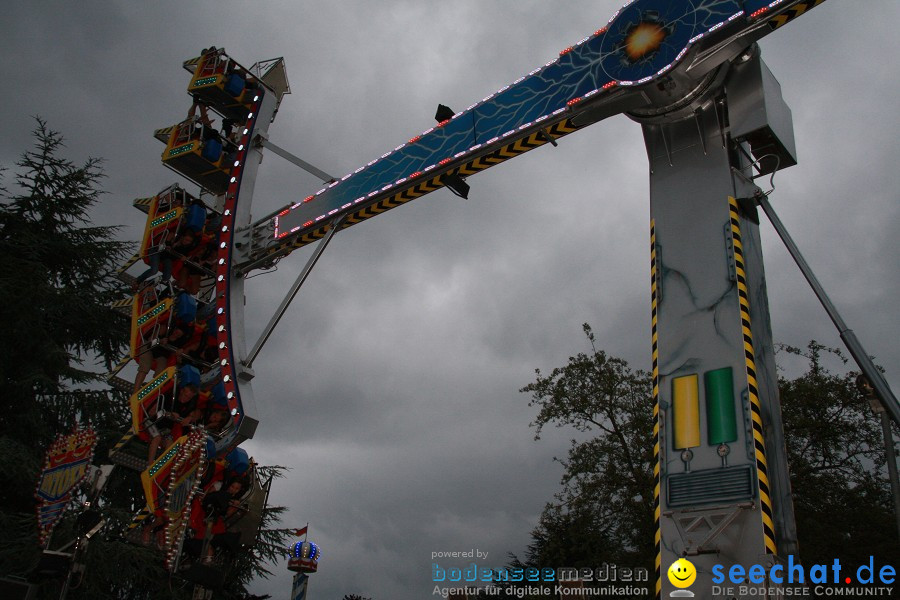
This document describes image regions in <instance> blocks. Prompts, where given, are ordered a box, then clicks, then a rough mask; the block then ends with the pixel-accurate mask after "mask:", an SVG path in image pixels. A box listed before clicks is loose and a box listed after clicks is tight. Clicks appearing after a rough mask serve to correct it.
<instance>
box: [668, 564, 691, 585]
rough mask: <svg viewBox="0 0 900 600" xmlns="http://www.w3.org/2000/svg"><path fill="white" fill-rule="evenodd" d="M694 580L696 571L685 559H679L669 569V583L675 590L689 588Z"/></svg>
mask: <svg viewBox="0 0 900 600" xmlns="http://www.w3.org/2000/svg"><path fill="white" fill-rule="evenodd" d="M695 579H697V569H695V568H694V565H693V564H692V563H691V561H689V560H687V559H686V558H679V559H678V560H676V561H675V562H673V563H672V566H671V567H669V582H670V583H671V584H672V585H674V586H675V587H677V588H686V587H690V586H691V584H692V583H694V580H695Z"/></svg>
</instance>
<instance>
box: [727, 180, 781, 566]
mask: <svg viewBox="0 0 900 600" xmlns="http://www.w3.org/2000/svg"><path fill="white" fill-rule="evenodd" d="M728 209H729V210H728V211H729V216H730V219H731V237H732V243H733V246H734V269H735V276H736V278H737V289H738V301H739V303H740V309H741V330H742V333H743V336H744V362H745V364H746V367H747V393H748V395H749V398H750V418H751V424H752V427H753V430H752V432H753V447H754V451H755V454H756V471H757V482H758V483H759V506H760V509H761V511H762V526H763V536H764V538H765V539H764V543H765V546H766V554H773V555H774V554H777V553H778V552H777V548H776V546H775V523H774V520H773V511H772V499H771V492H770V489H769V477H768V468H767V463H766V440H765V437H764V435H763V422H762V406H761V404H760V401H759V391H758V388H757V382H756V357H755V354H754V351H753V333H752V332H751V330H750V293H749V291H748V289H747V273H746V271H745V268H744V249H743V245H742V244H741V223H740V218H739V215H738V203H737V201H736V200H735V199H734V198H732V197H729V198H728Z"/></svg>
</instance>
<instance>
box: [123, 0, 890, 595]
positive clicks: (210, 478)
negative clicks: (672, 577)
mask: <svg viewBox="0 0 900 600" xmlns="http://www.w3.org/2000/svg"><path fill="white" fill-rule="evenodd" d="M823 1H824V0H774V1H771V0H768V1H764V0H681V1H663V0H636V1H633V2H630V3H628V4H627V5H625V6H624V7H623V8H621V9H620V10H619V11H618V12H616V14H614V15H613V16H612V18H611V19H609V21H608V23H607V24H606V25H605V26H603V27H601V28H600V29H598V30H596V31H595V32H594V33H592V34H590V35H588V36H587V37H585V38H584V39H582V40H580V41H579V42H578V43H576V44H575V45H573V46H571V47H568V48H565V49H563V50H562V51H561V52H560V53H559V56H557V57H554V58H553V59H552V60H551V61H549V62H547V63H546V64H545V65H543V66H540V67H538V68H536V69H534V70H533V71H531V72H530V73H528V74H526V75H524V76H522V77H520V78H519V79H516V80H515V81H514V82H512V83H511V84H510V85H508V86H506V87H504V88H502V89H500V90H498V91H497V92H495V93H493V94H490V95H489V96H487V97H485V98H484V99H483V100H480V101H478V102H475V103H473V104H472V105H471V106H469V107H468V108H466V109H465V110H462V111H459V112H454V111H452V110H450V109H448V108H447V107H443V106H441V107H439V109H438V114H437V115H436V120H437V121H438V123H437V124H436V125H435V126H434V127H431V128H429V129H428V130H427V131H424V132H422V133H421V134H420V135H417V136H415V137H413V138H412V139H410V140H408V141H407V142H405V143H402V144H400V145H398V146H397V147H395V148H394V149H393V150H390V151H388V152H386V153H384V154H383V155H382V156H380V157H379V158H377V159H375V160H373V161H371V162H369V163H368V164H366V165H363V166H361V167H359V168H358V169H356V170H355V171H354V172H352V173H349V174H347V175H345V176H343V177H340V178H333V177H331V176H329V175H327V174H325V173H323V172H321V171H318V170H316V169H314V168H312V167H311V166H310V165H308V164H306V163H304V162H303V161H301V160H300V159H298V158H297V157H295V156H293V155H292V154H290V153H289V152H287V151H285V150H283V149H281V148H278V147H277V146H275V145H274V144H272V143H271V142H270V141H269V140H268V133H267V132H268V127H269V124H270V123H271V122H272V121H273V119H274V117H275V114H276V112H277V110H278V108H279V105H280V103H281V100H282V98H283V96H284V95H285V94H287V93H289V92H290V88H289V86H288V82H287V76H286V72H285V67H284V62H283V60H281V59H276V60H271V61H266V62H262V63H257V64H255V65H253V66H252V67H250V68H244V67H242V66H241V65H240V64H238V63H236V62H235V61H234V60H233V59H231V58H230V57H229V56H228V55H226V54H225V52H224V51H223V50H221V49H216V48H212V49H207V50H204V52H203V53H202V55H201V56H199V57H197V58H194V59H191V60H189V61H187V62H185V63H184V67H185V68H186V69H187V70H188V71H189V72H190V75H191V79H190V83H189V85H188V93H189V94H190V95H191V96H192V98H193V102H194V106H193V107H192V108H191V112H190V114H189V117H188V119H186V120H184V121H182V122H180V123H178V124H176V125H173V126H171V127H167V128H164V129H160V130H157V131H156V132H155V137H157V138H158V139H159V140H161V141H162V142H163V143H165V144H166V147H165V150H164V151H163V154H162V161H163V164H164V165H166V166H167V167H169V168H170V169H172V170H173V171H175V172H176V173H178V174H180V175H181V176H183V177H184V178H185V179H187V180H188V181H190V182H192V183H193V184H195V185H196V186H198V187H199V189H200V192H199V194H195V193H191V192H189V191H188V190H187V189H185V188H183V187H181V186H180V185H178V184H175V185H172V186H170V187H169V188H166V189H165V190H162V191H161V192H159V193H158V194H157V195H155V196H153V197H152V198H143V199H139V200H136V201H135V203H134V204H135V206H136V207H137V208H139V209H141V210H143V211H144V212H146V213H147V224H146V228H145V232H144V236H143V240H142V244H141V249H140V252H139V253H138V254H137V255H135V257H134V258H133V259H132V261H130V262H129V263H128V264H126V265H124V266H123V268H122V271H121V274H122V277H123V278H124V279H126V280H128V281H132V282H134V287H135V295H134V296H133V297H131V298H128V299H125V300H123V301H122V302H120V303H119V308H121V309H123V310H127V311H128V312H129V314H130V315H131V319H132V321H131V322H132V330H131V340H130V353H129V355H128V356H127V357H125V359H123V361H122V362H121V363H120V365H119V367H118V368H117V369H116V371H115V372H114V373H112V374H111V379H110V381H111V382H112V383H113V384H114V385H118V386H121V387H123V388H125V389H127V390H128V391H129V392H130V393H132V396H131V401H130V402H131V410H132V415H133V424H132V429H131V431H129V432H128V433H127V434H126V435H125V437H124V438H123V439H122V441H121V442H119V444H118V445H117V446H116V447H115V448H114V450H113V451H112V452H111V459H112V460H113V461H114V462H116V463H118V464H122V465H126V466H129V467H131V468H134V469H136V470H137V471H140V472H141V480H142V482H143V486H144V490H145V494H146V501H147V507H146V509H145V510H143V511H141V512H140V513H139V514H138V515H137V517H136V520H135V522H134V523H133V525H132V527H131V530H130V531H131V532H130V534H129V535H130V537H131V539H133V540H134V541H136V542H144V543H146V542H147V541H148V540H149V539H151V538H152V539H157V540H159V541H160V542H161V544H162V545H163V546H164V548H165V559H166V564H167V566H168V568H170V569H171V570H172V571H173V572H176V571H180V570H181V571H182V572H183V570H182V569H180V567H181V566H182V564H181V563H182V558H183V557H184V556H185V555H186V554H190V553H193V555H194V556H195V558H196V559H198V560H196V561H195V563H196V565H199V566H200V567H202V564H203V562H204V560H203V559H205V558H206V557H207V556H212V552H211V550H210V549H211V548H213V547H215V546H216V544H215V541H216V539H217V536H222V535H227V534H232V541H231V542H227V541H222V542H221V543H220V544H219V545H220V546H222V545H227V544H228V543H234V544H252V543H253V541H254V539H255V536H256V530H257V528H258V526H259V520H260V514H261V511H262V509H263V507H264V505H265V501H266V497H267V494H268V489H269V483H262V482H261V481H260V478H259V477H258V475H257V473H256V467H255V465H254V464H253V461H252V460H251V459H249V458H248V457H247V455H246V453H245V452H244V451H243V450H242V449H240V447H239V445H240V444H241V442H243V441H244V440H247V439H249V438H251V437H252V436H253V434H254V431H255V429H256V425H257V421H256V420H255V419H254V418H253V416H251V415H249V414H248V413H247V410H246V407H247V406H248V405H250V404H251V403H250V399H251V395H252V387H251V382H252V379H253V378H254V372H253V369H252V367H253V363H254V361H255V360H256V358H257V356H258V355H259V352H260V350H261V348H262V347H263V345H264V344H265V342H266V340H267V339H268V338H269V336H270V334H271V333H272V331H273V329H274V327H275V326H276V324H277V323H278V321H279V319H280V318H281V316H282V315H283V314H284V311H285V309H286V308H287V305H288V304H289V303H290V301H291V300H292V299H293V297H294V296H295V295H296V293H297V290H298V289H299V287H300V286H301V285H302V283H303V282H304V280H305V279H306V277H307V276H308V275H309V273H310V271H311V269H312V268H313V267H314V265H315V263H316V261H317V260H318V258H319V257H320V256H321V254H322V252H323V251H324V249H325V247H326V246H327V245H328V243H329V242H330V241H331V239H332V238H333V236H334V234H335V233H337V232H339V231H341V230H343V229H345V228H347V227H350V226H353V225H356V224H358V223H360V222H361V221H364V220H366V219H369V218H371V217H374V216H376V215H379V214H381V213H383V212H386V211H388V210H390V209H392V208H396V207H398V206H401V205H402V204H405V203H406V202H409V201H410V200H413V199H415V198H418V197H421V196H423V195H425V194H427V193H429V192H432V191H435V190H438V189H441V188H443V187H447V188H449V189H451V190H452V191H454V193H457V194H459V195H462V196H466V195H467V193H468V189H469V188H468V184H467V183H466V181H465V180H466V178H467V177H469V176H472V175H474V174H476V173H478V172H479V171H482V170H484V169H487V168H489V167H492V166H494V165H497V164H500V163H502V162H504V161H506V160H508V159H510V158H514V157H516V156H518V155H520V154H523V153H525V152H528V151H529V150H532V149H535V148H539V147H541V146H543V145H545V144H551V145H553V146H556V145H557V143H558V140H559V139H560V138H562V137H563V136H566V135H568V134H570V133H573V132H575V131H577V130H579V129H582V128H584V127H587V126H588V125H591V124H593V123H597V122H599V121H601V120H603V119H606V118H608V117H612V116H614V115H618V114H620V113H625V114H626V115H627V116H628V117H629V118H631V119H633V120H635V121H637V122H638V123H640V124H641V126H642V129H643V133H644V141H645V144H646V149H647V155H648V158H649V161H650V227H649V229H650V244H651V265H650V266H651V298H652V361H653V364H652V377H653V395H654V401H655V408H654V415H655V427H654V435H655V440H656V444H655V447H654V456H655V457H656V468H655V471H654V473H655V491H654V500H655V521H656V539H655V548H656V565H655V567H656V596H657V597H663V596H665V597H669V594H670V592H672V591H673V590H674V588H673V587H671V586H670V584H669V581H668V580H667V578H666V577H665V576H664V571H665V569H667V568H668V567H669V565H671V564H672V563H673V562H674V561H675V560H677V559H678V558H681V557H689V558H690V560H691V562H693V564H694V565H695V567H696V569H697V572H698V574H697V584H695V586H694V588H695V589H698V590H704V589H709V586H710V585H711V572H710V571H711V567H712V565H713V564H714V563H730V564H735V565H744V566H745V567H749V566H750V565H754V564H762V565H763V566H764V567H765V568H766V572H769V567H771V566H772V565H775V564H777V563H781V562H782V561H784V560H786V557H787V556H788V555H796V554H798V548H797V539H796V529H795V525H794V517H793V508H792V504H791V492H790V481H789V480H788V470H787V465H786V463H785V450H784V440H783V432H782V425H781V416H780V414H781V410H780V405H779V399H778V394H777V389H776V374H775V366H774V360H773V343H772V339H771V332H770V326H769V313H768V303H767V298H766V293H765V277H764V272H763V261H762V254H761V248H760V239H759V216H758V210H757V207H758V206H761V207H763V209H764V211H765V212H766V213H767V214H770V216H772V217H774V213H771V207H770V206H769V205H768V202H767V200H766V195H765V194H764V193H763V192H762V191H761V190H760V188H759V187H757V186H756V185H755V183H754V181H755V179H756V178H759V177H762V176H767V175H770V174H772V173H774V172H776V171H777V170H779V169H783V168H786V167H789V166H792V165H794V164H796V157H795V150H794V140H793V130H792V123H791V113H790V110H789V109H788V107H787V106H786V104H785V103H784V101H783V100H782V98H781V94H780V88H779V85H778V82H777V81H776V80H775V78H774V77H773V75H772V73H771V72H770V71H769V69H768V68H767V67H766V65H765V63H764V62H763V61H762V60H761V58H760V52H759V49H758V47H757V45H756V41H757V40H759V39H760V38H762V37H763V36H765V35H767V34H769V33H771V32H773V31H774V30H776V29H778V28H780V27H781V26H783V25H785V24H787V23H788V22H789V21H791V20H792V19H794V18H795V17H798V16H801V15H803V14H804V13H805V12H806V11H808V10H810V9H812V8H814V7H816V6H817V5H819V4H821V3H822V2H823ZM207 111H211V112H214V113H217V114H218V116H219V117H220V118H221V120H222V125H223V127H221V130H218V129H216V128H214V127H213V126H212V123H211V121H210V119H209V116H208V113H207ZM264 149H270V150H272V151H273V152H275V153H276V154H279V155H281V156H283V157H285V158H287V159H288V160H290V161H292V162H294V163H295V164H297V165H298V166H301V167H303V168H306V169H307V170H310V171H311V172H313V173H314V174H316V175H317V176H319V177H320V178H321V179H323V180H324V181H325V182H326V185H325V186H324V187H323V188H322V189H321V190H319V191H318V192H317V193H315V194H312V195H310V196H307V197H306V198H302V199H297V201H296V202H293V203H291V204H289V205H287V206H285V207H283V208H282V209H280V210H278V211H276V212H274V213H273V214H271V215H269V216H266V217H263V218H261V219H258V220H255V221H252V220H251V217H250V207H251V202H252V195H253V187H254V182H255V179H256V176H257V169H258V166H259V163H260V160H261V158H262V154H263V151H264ZM776 220H777V218H773V221H776ZM782 231H783V230H782V229H780V228H779V233H782ZM785 235H786V234H785ZM313 242H318V247H317V248H316V249H315V251H314V252H313V254H312V256H311V257H310V259H309V261H308V263H307V265H306V267H305V268H304V269H303V271H302V272H301V274H300V276H299V278H298V279H297V281H296V282H295V284H294V285H293V287H292V288H291V290H290V291H289V292H288V294H287V296H286V298H285V300H284V301H283V302H282V304H281V306H280V307H279V309H278V311H277V312H276V314H275V315H274V316H273V317H272V319H271V321H270V322H269V324H268V325H267V326H266V328H265V330H264V332H263V334H262V335H261V337H260V339H259V340H257V341H255V342H253V343H251V342H252V340H247V339H246V338H245V335H244V329H243V322H244V310H245V308H244V285H245V281H246V279H247V276H248V274H250V273H252V272H253V271H255V270H258V269H265V268H270V267H272V266H273V265H274V264H275V263H276V262H277V261H278V260H280V259H282V258H283V257H285V256H287V255H288V254H290V253H291V252H293V251H294V250H296V249H298V248H301V247H303V246H306V245H307V244H312V243H313ZM139 261H143V262H144V263H146V264H147V265H148V266H149V269H148V271H147V272H146V273H144V274H142V275H141V276H140V277H138V278H134V277H132V276H130V275H128V274H127V273H126V270H127V269H129V268H130V267H131V266H132V265H134V264H136V263H138V262H139ZM838 320H839V317H838ZM838 320H836V323H837V322H838ZM842 325H843V322H842V321H841V322H840V324H839V326H842ZM841 336H842V338H843V339H844V340H845V341H846V342H847V344H848V346H849V347H850V351H851V353H852V354H853V355H854V357H855V358H857V360H858V361H859V362H860V366H861V368H862V369H863V371H864V372H865V374H866V376H867V377H868V378H869V380H870V381H871V383H872V385H873V387H874V388H875V390H876V392H877V393H878V395H879V397H880V399H881V401H882V403H883V404H884V406H885V407H886V409H887V410H888V411H889V412H890V413H891V415H892V417H893V418H894V420H895V421H897V422H900V406H898V405H897V402H896V399H894V397H893V395H892V393H891V392H890V390H889V388H888V387H887V384H886V383H885V382H884V380H883V378H882V377H881V375H880V374H879V373H878V371H877V370H876V369H874V367H872V365H871V363H870V362H866V361H867V360H868V359H867V356H866V354H865V352H863V351H862V349H861V347H860V346H859V343H858V342H857V341H856V340H855V338H854V337H853V334H852V331H850V330H849V329H847V328H846V326H842V327H841ZM131 361H134V362H135V363H136V364H137V369H138V374H137V376H136V377H135V381H134V382H131V381H125V380H124V379H123V378H122V377H120V376H119V375H118V373H120V372H121V371H122V369H123V368H124V367H125V366H126V365H128V364H129V363H130V362H131ZM151 371H152V374H151ZM216 494H218V495H220V496H223V497H222V499H221V506H222V507H223V508H222V509H221V510H220V512H219V513H218V516H216V514H214V513H215V511H214V510H213V508H214V506H215V503H212V502H208V501H207V500H208V499H209V497H211V496H215V495H216ZM211 507H212V508H211ZM648 543H650V540H648ZM318 553H319V550H318V548H317V547H316V546H315V545H314V544H312V543H310V542H306V541H304V542H298V545H296V546H295V547H292V556H293V558H292V562H291V564H292V565H293V566H294V567H295V568H296V570H298V571H304V572H311V571H315V569H316V561H317V559H318ZM192 568H193V567H192ZM203 578H204V575H203V574H202V573H201V574H200V575H198V577H197V580H198V581H201V583H202V582H203V581H206V580H204V579H203ZM766 583H767V587H769V586H776V587H777V582H770V581H767V582H766ZM210 585H211V584H210ZM701 595H702V593H701Z"/></svg>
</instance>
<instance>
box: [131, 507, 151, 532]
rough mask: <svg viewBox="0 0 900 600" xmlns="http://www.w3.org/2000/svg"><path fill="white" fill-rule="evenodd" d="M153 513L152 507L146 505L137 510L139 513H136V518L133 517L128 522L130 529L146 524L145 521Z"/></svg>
mask: <svg viewBox="0 0 900 600" xmlns="http://www.w3.org/2000/svg"><path fill="white" fill-rule="evenodd" d="M152 515H153V513H152V512H150V507H149V506H144V508H142V509H141V510H139V511H138V512H137V514H136V515H134V518H133V519H131V523H129V524H128V530H132V529H135V528H137V527H140V526H141V525H143V524H144V521H145V520H146V519H147V517H150V516H152Z"/></svg>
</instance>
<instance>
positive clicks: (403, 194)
mask: <svg viewBox="0 0 900 600" xmlns="http://www.w3.org/2000/svg"><path fill="white" fill-rule="evenodd" d="M577 129H578V127H576V126H575V125H573V124H572V122H571V120H570V119H566V120H563V121H560V122H559V123H555V124H554V125H551V126H550V127H547V128H545V129H543V130H539V131H535V132H534V133H531V134H530V135H527V136H525V137H523V138H520V139H517V140H515V141H512V142H510V143H509V144H507V145H505V146H502V147H500V148H498V149H497V150H494V151H493V152H491V153H489V154H486V155H483V156H479V157H477V158H473V159H471V160H469V161H468V162H466V163H464V164H462V165H460V166H459V167H457V168H456V169H453V170H451V171H448V172H445V173H441V174H440V175H435V176H434V177H432V178H431V179H428V180H425V181H422V182H419V183H417V184H415V185H413V186H411V187H408V188H406V189H404V190H403V191H400V192H397V193H396V194H394V195H393V196H388V197H387V198H384V199H382V200H379V201H378V202H376V203H374V204H370V205H369V206H366V207H365V208H362V209H360V210H358V211H356V212H354V213H351V214H350V215H348V216H347V218H346V219H345V220H344V224H343V226H342V227H341V228H342V229H344V228H347V227H350V226H352V225H356V224H357V223H360V222H362V221H365V220H366V219H370V218H372V217H374V216H376V215H380V214H381V213H383V212H385V211H388V210H390V209H392V208H396V207H398V206H400V205H401V204H405V203H407V202H409V201H410V200H414V199H416V198H419V197H421V196H424V195H425V194H428V193H429V192H433V191H435V190H438V189H440V188H442V187H443V186H444V185H446V177H447V176H448V175H460V176H462V177H468V176H469V175H474V174H475V173H478V172H480V171H483V170H485V169H488V168H490V167H493V166H494V165H499V164H500V163H502V162H504V161H506V160H509V159H510V158H515V157H516V156H519V155H520V154H524V153H525V152H528V151H529V150H533V149H535V148H538V147H540V146H543V145H544V144H547V143H549V142H550V141H551V140H556V139H558V138H561V137H562V136H564V135H567V134H569V133H572V132H573V131H576V130H577ZM329 227H330V224H329V222H328V221H325V220H324V219H323V220H322V226H321V227H319V228H317V229H314V230H313V231H309V232H307V233H304V234H303V235H301V236H299V237H297V238H293V239H291V240H290V241H287V242H285V243H284V244H276V245H273V246H272V247H270V248H269V249H268V250H267V252H266V254H267V255H269V256H272V255H276V254H278V255H281V254H286V253H287V252H286V251H288V252H289V251H293V250H296V249H297V248H302V247H303V246H305V245H307V244H309V243H311V242H314V241H316V240H318V239H321V238H322V237H324V235H325V234H326V233H327V232H328V228H329Z"/></svg>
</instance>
